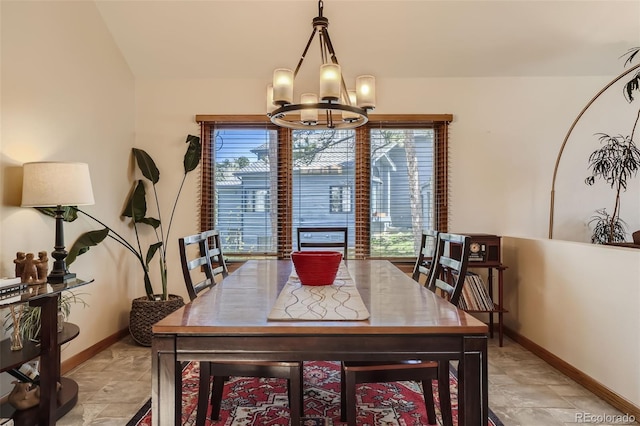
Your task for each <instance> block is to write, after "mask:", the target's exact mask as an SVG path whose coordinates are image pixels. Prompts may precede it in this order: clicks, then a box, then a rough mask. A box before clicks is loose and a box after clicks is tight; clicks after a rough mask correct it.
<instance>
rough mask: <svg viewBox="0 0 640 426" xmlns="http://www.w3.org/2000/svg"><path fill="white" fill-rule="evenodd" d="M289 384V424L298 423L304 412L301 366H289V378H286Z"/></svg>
mask: <svg viewBox="0 0 640 426" xmlns="http://www.w3.org/2000/svg"><path fill="white" fill-rule="evenodd" d="M287 382H288V386H289V413H290V414H289V416H290V419H291V425H292V426H293V425H299V424H300V418H301V417H302V413H303V412H304V408H303V405H302V394H303V392H302V368H301V367H292V368H291V379H290V380H287Z"/></svg>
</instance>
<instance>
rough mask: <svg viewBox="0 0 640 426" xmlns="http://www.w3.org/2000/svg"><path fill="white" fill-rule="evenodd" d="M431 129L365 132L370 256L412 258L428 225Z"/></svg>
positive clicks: (430, 221) (430, 224)
mask: <svg viewBox="0 0 640 426" xmlns="http://www.w3.org/2000/svg"><path fill="white" fill-rule="evenodd" d="M433 141H434V131H433V129H372V130H371V256H372V257H414V256H415V255H416V254H417V252H418V248H419V246H420V236H421V233H422V230H423V229H433V227H434V215H433V211H434V207H433V164H434V154H433V153H434V149H433Z"/></svg>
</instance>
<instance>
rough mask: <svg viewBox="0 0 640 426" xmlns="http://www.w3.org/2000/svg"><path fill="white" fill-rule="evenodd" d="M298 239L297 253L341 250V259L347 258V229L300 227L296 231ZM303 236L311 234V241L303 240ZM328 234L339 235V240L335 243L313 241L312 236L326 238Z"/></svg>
mask: <svg viewBox="0 0 640 426" xmlns="http://www.w3.org/2000/svg"><path fill="white" fill-rule="evenodd" d="M296 233H297V238H298V251H302V250H305V249H321V250H327V249H342V250H338V251H342V257H343V258H344V259H346V258H347V250H348V240H347V238H348V234H349V228H347V227H328V226H325V227H300V228H298V229H297V230H296ZM305 234H311V239H304V238H303V237H304V236H305ZM329 234H332V235H333V234H339V239H338V240H335V241H318V240H317V239H313V236H314V235H315V236H321V237H322V238H327V236H329Z"/></svg>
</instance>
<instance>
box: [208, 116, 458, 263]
mask: <svg viewBox="0 0 640 426" xmlns="http://www.w3.org/2000/svg"><path fill="white" fill-rule="evenodd" d="M452 120H453V115H452V114H388V115H387V114H385V115H370V116H369V122H368V123H367V124H365V125H364V126H361V127H358V128H356V129H355V133H356V134H355V138H356V152H355V156H356V178H355V187H352V188H351V193H352V194H358V197H356V198H355V199H354V201H353V204H352V205H351V208H352V210H355V227H356V229H355V238H356V241H355V258H356V259H372V258H373V257H371V256H370V229H371V228H370V227H371V213H370V210H371V207H370V200H371V193H370V192H371V191H370V190H371V164H370V163H371V158H370V155H371V149H370V146H371V143H370V130H371V129H379V128H389V129H393V128H397V129H399V128H403V129H412V128H413V129H419V128H432V129H433V130H434V132H435V134H434V180H435V185H434V194H433V196H434V202H435V204H434V223H435V225H436V228H437V230H438V231H440V232H447V231H448V223H449V203H448V200H449V176H448V171H449V132H448V127H449V124H450V123H451V121H452ZM196 121H197V122H198V123H199V124H200V132H201V140H202V141H203V145H202V161H201V182H200V188H201V194H200V206H199V207H200V231H204V230H207V229H213V228H215V217H214V213H215V209H214V206H213V203H214V202H215V197H214V194H213V191H212V190H211V189H210V188H212V187H213V185H212V182H213V181H212V178H215V171H214V166H215V163H214V160H213V156H212V155H211V145H210V144H209V143H207V141H209V139H210V135H211V133H212V132H214V131H215V130H216V129H218V128H225V127H226V128H238V127H247V128H263V129H269V130H277V135H278V136H277V145H278V147H277V148H278V149H277V159H278V165H277V169H278V173H277V182H274V183H273V185H277V188H278V191H277V193H276V197H277V200H275V204H276V205H277V210H278V211H277V222H278V223H277V225H276V226H277V230H278V232H277V236H276V239H277V248H276V253H261V254H254V255H250V254H243V255H242V257H245V258H251V257H255V256H260V257H265V256H272V257H277V258H288V257H289V254H290V253H291V250H292V242H293V235H292V234H293V230H292V204H293V201H292V200H293V198H292V196H293V194H292V179H293V172H292V170H291V168H292V164H293V162H292V161H291V160H292V157H293V153H292V149H291V147H292V130H291V129H287V128H282V127H278V126H275V125H273V124H272V123H271V122H270V120H269V118H268V117H266V116H263V115H239V116H238V115H196ZM287 165H289V166H288V167H287ZM203 188H204V189H203ZM271 196H273V192H272V193H271ZM272 201H273V200H272ZM270 205H271V204H270ZM392 260H393V261H394V262H398V261H399V262H402V261H403V260H404V261H411V260H412V259H398V258H393V259H392Z"/></svg>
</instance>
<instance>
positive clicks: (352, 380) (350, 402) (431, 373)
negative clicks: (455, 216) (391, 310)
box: [340, 233, 470, 426]
mask: <svg viewBox="0 0 640 426" xmlns="http://www.w3.org/2000/svg"><path fill="white" fill-rule="evenodd" d="M427 238H428V237H427ZM469 240H470V238H469V237H468V236H466V235H459V234H448V233H439V234H438V239H437V243H436V247H435V253H434V257H433V260H432V262H431V268H430V270H429V271H428V273H427V274H428V282H427V283H426V288H427V289H429V290H431V291H433V292H435V291H436V289H440V290H441V291H442V292H444V293H443V294H444V295H446V297H447V298H448V299H449V301H450V302H451V303H453V304H454V305H457V303H458V301H459V300H460V294H461V293H462V286H463V284H464V277H465V275H466V272H467V265H468V262H469ZM451 244H461V245H462V250H461V253H462V255H461V256H460V259H453V258H451V257H449V254H448V249H449V246H450V245H451ZM423 245H424V244H423ZM419 256H420V255H419ZM341 377H342V381H341V394H340V405H341V407H340V408H341V413H340V415H341V420H342V421H346V422H347V425H348V426H355V424H356V415H357V411H356V385H358V384H360V383H380V382H396V381H405V380H408V381H419V382H421V383H422V391H423V394H424V400H425V406H426V411H427V420H428V422H429V424H436V421H437V420H436V415H435V407H434V401H433V391H432V381H433V380H437V381H438V395H439V401H440V415H441V417H442V424H443V426H452V425H453V416H452V413H451V394H450V393H451V391H450V385H449V362H448V361H428V360H407V361H401V362H397V361H393V362H366V361H365V362H359V361H356V362H351V361H345V362H343V363H342V371H341Z"/></svg>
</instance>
